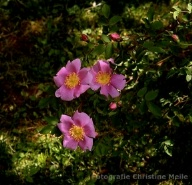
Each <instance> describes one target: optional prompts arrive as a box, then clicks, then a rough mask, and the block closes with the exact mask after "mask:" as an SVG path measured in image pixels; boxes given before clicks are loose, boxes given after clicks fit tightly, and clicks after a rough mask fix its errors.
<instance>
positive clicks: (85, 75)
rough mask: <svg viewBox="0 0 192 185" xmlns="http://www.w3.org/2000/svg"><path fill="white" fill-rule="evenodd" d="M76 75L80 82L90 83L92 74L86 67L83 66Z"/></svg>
mask: <svg viewBox="0 0 192 185" xmlns="http://www.w3.org/2000/svg"><path fill="white" fill-rule="evenodd" d="M78 76H79V78H80V80H81V84H90V82H91V80H92V74H91V73H90V72H89V70H88V69H87V68H83V69H81V70H80V71H79V73H78Z"/></svg>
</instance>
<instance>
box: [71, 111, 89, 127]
mask: <svg viewBox="0 0 192 185" xmlns="http://www.w3.org/2000/svg"><path fill="white" fill-rule="evenodd" d="M72 119H73V121H74V123H75V124H76V125H78V126H81V127H83V126H84V125H86V124H89V122H90V120H91V118H90V117H89V116H88V115H87V114H85V113H84V112H78V111H76V112H75V114H74V115H73V117H72Z"/></svg>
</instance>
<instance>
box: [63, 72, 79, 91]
mask: <svg viewBox="0 0 192 185" xmlns="http://www.w3.org/2000/svg"><path fill="white" fill-rule="evenodd" d="M64 84H65V85H66V86H67V87H68V88H69V89H73V88H74V87H76V86H77V85H79V84H80V79H79V77H78V75H77V73H74V72H73V73H71V74H69V75H68V76H67V77H66V79H65V82H64Z"/></svg>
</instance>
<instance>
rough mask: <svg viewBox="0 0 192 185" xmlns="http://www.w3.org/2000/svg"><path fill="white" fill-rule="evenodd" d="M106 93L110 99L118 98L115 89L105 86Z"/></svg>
mask: <svg viewBox="0 0 192 185" xmlns="http://www.w3.org/2000/svg"><path fill="white" fill-rule="evenodd" d="M106 89H107V92H108V93H109V94H110V95H111V97H112V98H115V97H117V96H119V92H118V90H117V89H116V88H114V87H113V86H112V85H107V86H106Z"/></svg>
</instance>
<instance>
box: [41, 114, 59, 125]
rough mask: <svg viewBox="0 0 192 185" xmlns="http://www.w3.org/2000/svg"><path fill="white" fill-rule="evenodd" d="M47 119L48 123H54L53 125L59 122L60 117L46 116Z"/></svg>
mask: <svg viewBox="0 0 192 185" xmlns="http://www.w3.org/2000/svg"><path fill="white" fill-rule="evenodd" d="M44 119H45V121H46V122H47V123H48V124H52V125H56V124H57V123H58V118H57V117H54V116H52V117H45V118H44Z"/></svg>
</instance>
